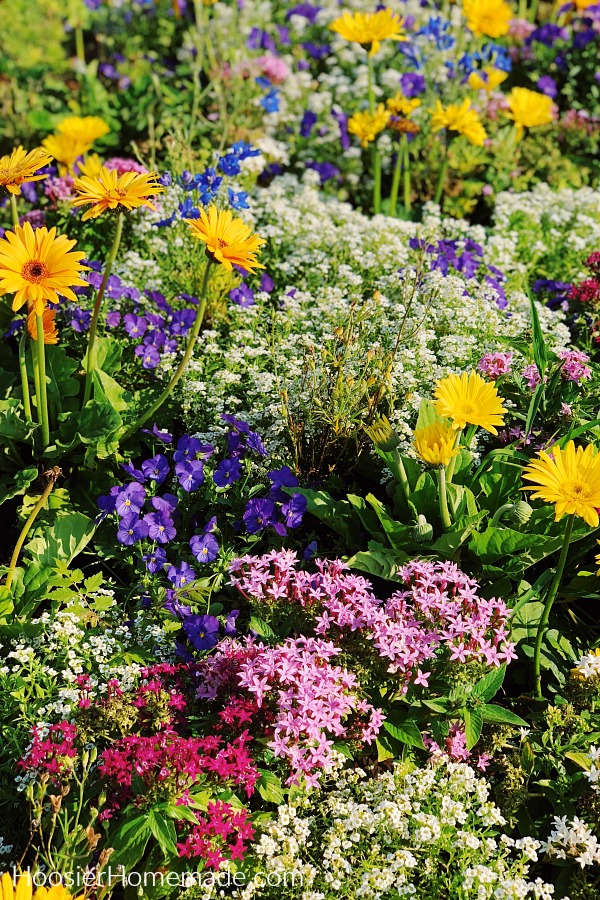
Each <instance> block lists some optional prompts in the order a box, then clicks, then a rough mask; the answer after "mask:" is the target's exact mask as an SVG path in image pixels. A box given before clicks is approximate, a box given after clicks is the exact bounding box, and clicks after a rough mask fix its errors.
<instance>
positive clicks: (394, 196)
mask: <svg viewBox="0 0 600 900" xmlns="http://www.w3.org/2000/svg"><path fill="white" fill-rule="evenodd" d="M403 155H404V149H403V145H402V142H400V143H399V144H398V152H397V153H396V164H395V166H394V174H393V176H392V189H391V191H390V216H395V215H396V203H397V201H398V189H399V187H400V174H401V171H402V158H403Z"/></svg>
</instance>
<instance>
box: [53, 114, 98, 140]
mask: <svg viewBox="0 0 600 900" xmlns="http://www.w3.org/2000/svg"><path fill="white" fill-rule="evenodd" d="M57 131H58V132H59V134H65V135H67V136H68V137H70V138H71V140H72V141H77V142H78V143H81V144H89V145H90V147H91V146H92V144H93V143H95V141H97V140H98V138H101V137H104V135H105V134H108V132H109V131H110V128H109V127H108V125H107V124H106V122H105V121H104V119H101V118H100V116H67V118H66V119H63V120H62V122H59V124H58V128H57Z"/></svg>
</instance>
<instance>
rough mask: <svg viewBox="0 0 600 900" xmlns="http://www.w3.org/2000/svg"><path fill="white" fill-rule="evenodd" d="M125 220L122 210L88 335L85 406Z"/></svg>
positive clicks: (89, 391)
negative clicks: (105, 302) (111, 275)
mask: <svg viewBox="0 0 600 900" xmlns="http://www.w3.org/2000/svg"><path fill="white" fill-rule="evenodd" d="M123 221H124V215H123V213H122V212H120V213H119V215H118V217H117V227H116V230H115V236H114V238H113V242H112V247H111V248H110V253H109V254H108V259H107V260H106V265H105V267H104V275H103V276H102V281H101V283H100V288H99V290H98V293H97V295H96V302H95V303H94V310H93V312H92V321H91V323H90V333H89V337H88V347H87V359H86V372H85V389H84V392H83V406H85V404H86V403H87V402H88V400H89V399H90V396H91V393H92V373H93V371H94V369H95V368H96V366H95V353H94V350H95V347H94V345H95V343H96V331H97V329H98V319H99V317H100V310H101V309H102V301H103V300H104V291H105V290H106V284H107V282H108V279H109V278H110V273H111V270H112V267H113V265H114V262H115V259H116V258H117V253H118V252H119V245H120V243H121V235H122V234H123Z"/></svg>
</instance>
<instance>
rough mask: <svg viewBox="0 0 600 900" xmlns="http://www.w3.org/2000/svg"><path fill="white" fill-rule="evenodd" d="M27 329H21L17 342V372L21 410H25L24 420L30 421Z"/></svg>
mask: <svg viewBox="0 0 600 900" xmlns="http://www.w3.org/2000/svg"><path fill="white" fill-rule="evenodd" d="M26 353H27V329H26V328H24V329H23V333H22V335H21V338H20V340H19V371H20V373H21V390H22V391H23V409H24V410H25V418H26V419H27V421H29V422H30V421H31V418H32V417H31V398H30V396H29V379H28V377H27V357H26Z"/></svg>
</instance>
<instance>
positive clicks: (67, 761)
mask: <svg viewBox="0 0 600 900" xmlns="http://www.w3.org/2000/svg"><path fill="white" fill-rule="evenodd" d="M44 730H45V734H44V735H43V736H42V732H41V730H40V729H39V728H37V727H35V728H34V729H33V734H32V740H31V744H30V746H29V747H28V748H27V751H26V752H25V755H24V756H23V759H21V760H19V766H20V767H21V768H22V769H37V771H38V772H40V773H42V774H43V773H46V774H48V775H52V776H54V778H57V777H63V776H65V775H67V774H68V773H69V772H70V771H71V770H72V769H73V766H74V764H75V760H76V759H77V755H78V751H77V747H76V746H75V740H76V738H77V728H76V727H75V725H71V724H70V723H69V722H58V723H57V724H56V725H50V727H49V728H48V729H47V730H46V729H44Z"/></svg>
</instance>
